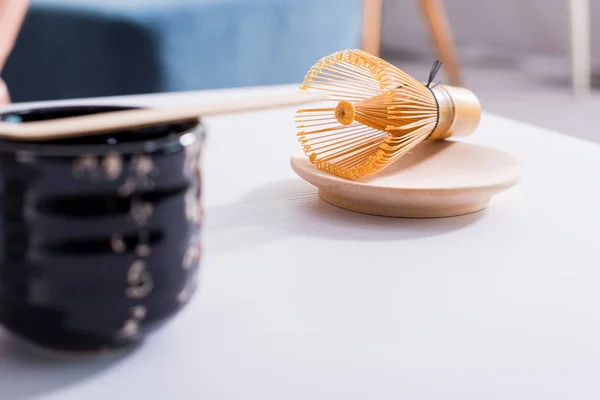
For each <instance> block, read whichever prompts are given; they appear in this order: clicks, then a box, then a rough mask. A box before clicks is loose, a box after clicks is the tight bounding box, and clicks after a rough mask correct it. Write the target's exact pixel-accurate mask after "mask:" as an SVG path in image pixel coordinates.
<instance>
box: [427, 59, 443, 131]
mask: <svg viewBox="0 0 600 400" xmlns="http://www.w3.org/2000/svg"><path fill="white" fill-rule="evenodd" d="M441 66H442V62H441V61H440V60H435V62H434V63H433V66H432V67H431V72H429V80H428V81H427V85H425V86H426V87H427V89H429V91H430V92H431V94H432V95H433V99H434V100H435V105H436V109H437V118H436V120H435V126H434V127H433V129H432V130H431V133H430V134H429V136H431V135H433V132H435V130H436V129H437V127H438V125H439V124H440V103H438V100H437V98H436V97H435V94H434V93H433V90H432V89H433V88H434V87H436V86H437V85H439V84H440V83H439V82H438V83H436V84H435V85H433V86H430V85H431V82H433V80H434V79H435V76H436V75H437V73H438V72H439V71H440V68H441ZM429 136H427V137H429Z"/></svg>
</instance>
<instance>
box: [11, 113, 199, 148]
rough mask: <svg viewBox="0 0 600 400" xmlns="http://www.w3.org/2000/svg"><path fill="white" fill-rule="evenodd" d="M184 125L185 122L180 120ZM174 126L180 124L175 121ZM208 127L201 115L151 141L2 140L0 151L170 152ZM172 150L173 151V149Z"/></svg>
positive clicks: (186, 144)
mask: <svg viewBox="0 0 600 400" xmlns="http://www.w3.org/2000/svg"><path fill="white" fill-rule="evenodd" d="M139 108H144V107H141V106H131V105H121V104H81V105H65V106H61V105H58V106H54V105H49V106H33V107H23V108H17V109H12V110H6V111H0V117H3V116H7V115H24V114H27V113H32V112H36V111H52V110H67V111H68V110H81V109H111V110H133V109H139ZM180 124H181V125H183V123H180ZM173 125H177V123H176V124H173ZM204 133H205V131H204V126H203V125H202V121H201V119H200V118H198V120H197V122H195V123H194V125H193V127H192V128H189V129H182V130H181V131H178V132H176V133H170V134H166V135H164V136H161V137H158V138H153V139H149V140H136V141H132V142H125V143H119V144H53V143H52V142H51V141H48V142H25V141H23V142H20V141H16V140H2V139H0V154H2V153H5V154H6V153H9V154H10V153H14V154H17V155H21V156H40V157H73V158H74V157H79V156H81V155H82V154H93V155H103V154H108V153H114V152H117V153H123V154H135V153H152V154H154V153H160V152H162V151H169V152H170V150H172V149H173V148H184V147H187V146H189V145H191V144H193V143H194V142H197V141H198V140H200V138H201V137H202V136H203V135H204ZM169 149H170V150H169Z"/></svg>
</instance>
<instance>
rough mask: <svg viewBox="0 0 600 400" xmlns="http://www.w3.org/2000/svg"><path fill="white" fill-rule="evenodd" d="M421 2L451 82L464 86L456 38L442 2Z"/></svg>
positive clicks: (426, 0)
mask: <svg viewBox="0 0 600 400" xmlns="http://www.w3.org/2000/svg"><path fill="white" fill-rule="evenodd" d="M419 2H420V4H421V10H422V11H423V14H424V16H425V19H426V20H427V23H428V25H429V30H430V33H431V36H432V39H433V41H434V42H435V45H436V47H437V51H438V55H439V57H440V60H441V61H442V64H443V68H444V69H445V70H446V72H447V74H448V78H449V80H450V84H451V85H453V86H462V78H461V73H460V67H459V65H458V59H457V58H458V57H457V55H456V49H455V47H454V38H453V36H452V31H451V29H450V24H449V23H448V19H447V17H446V11H445V10H444V7H443V5H442V3H441V2H440V1H439V0H420V1H419Z"/></svg>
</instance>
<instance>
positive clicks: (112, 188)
mask: <svg viewBox="0 0 600 400" xmlns="http://www.w3.org/2000/svg"><path fill="white" fill-rule="evenodd" d="M124 108H125V107H107V106H98V107H93V106H82V107H68V108H43V109H30V110H23V111H17V112H11V113H5V114H0V120H11V121H12V120H18V119H21V120H26V121H32V120H42V119H52V118H57V117H64V116H74V115H83V114H92V113H97V112H102V111H111V110H119V109H124ZM203 141H204V129H203V126H202V124H201V122H200V121H199V120H198V121H192V122H188V123H180V124H171V125H165V126H160V127H156V128H148V129H140V130H137V131H124V132H119V133H115V134H111V135H101V136H90V137H87V138H74V139H68V140H60V141H53V142H45V143H43V142H41V143H15V142H8V141H0V207H1V209H0V323H1V324H2V325H3V326H4V327H5V328H6V329H8V330H9V331H11V332H12V333H14V334H15V335H17V336H19V337H21V338H23V339H25V340H26V341H29V342H32V343H33V344H36V345H38V346H42V347H44V348H46V349H53V350H62V351H74V352H89V351H92V352H94V351H100V350H110V349H115V348H121V347H125V346H128V345H132V344H135V343H139V342H140V341H141V340H142V339H143V338H144V337H145V336H146V335H147V334H148V333H150V332H151V331H152V330H154V329H156V328H157V327H158V326H159V325H160V324H161V323H164V322H165V321H166V320H168V318H169V317H172V316H173V315H174V314H176V313H177V312H178V311H179V310H180V309H181V308H182V307H183V306H184V305H185V304H186V303H187V302H188V301H189V300H190V298H191V296H192V295H193V293H194V291H195V288H196V285H197V281H198V271H199V263H200V258H201V247H200V233H201V225H202V207H201V199H200V196H201V170H200V158H201V150H202V145H203Z"/></svg>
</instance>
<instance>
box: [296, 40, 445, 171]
mask: <svg viewBox="0 0 600 400" xmlns="http://www.w3.org/2000/svg"><path fill="white" fill-rule="evenodd" d="M301 88H302V89H304V90H321V91H325V92H327V93H328V94H329V95H330V96H329V99H330V101H331V102H332V104H331V105H323V106H319V107H316V108H312V109H302V110H298V112H297V117H296V122H297V127H298V129H299V133H298V137H299V141H300V143H301V144H302V146H303V149H304V152H305V153H306V154H307V156H308V157H309V160H310V161H311V162H312V163H314V164H315V165H316V166H317V168H320V169H323V170H325V171H327V172H329V173H332V174H335V175H337V176H340V177H343V178H346V179H359V178H362V177H366V176H369V175H373V174H375V173H377V172H378V171H380V170H382V169H383V168H385V167H386V166H388V165H389V164H390V163H392V162H393V161H394V160H396V159H398V158H399V157H401V156H402V155H404V154H406V153H407V152H409V151H410V150H411V149H412V148H413V147H414V146H416V145H417V144H419V143H420V142H421V141H423V140H425V139H427V137H428V136H430V135H431V133H432V132H433V131H434V129H435V128H436V126H437V124H438V118H439V107H438V103H437V100H436V98H435V96H434V94H433V92H432V90H430V89H429V88H428V87H427V86H425V85H424V84H423V83H421V82H419V81H417V80H416V79H414V78H412V77H411V76H409V75H407V74H406V73H404V72H402V71H401V70H399V69H398V68H396V67H394V66H393V65H391V64H389V63H387V62H385V61H384V60H381V59H379V58H377V57H374V56H372V55H370V54H368V53H365V52H363V51H361V50H344V51H341V52H338V53H334V54H332V55H330V56H328V57H324V58H323V59H321V60H320V61H319V62H318V63H317V64H315V66H313V68H311V70H310V71H309V72H308V73H307V75H306V77H305V79H304V82H303V84H302V87H301Z"/></svg>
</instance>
